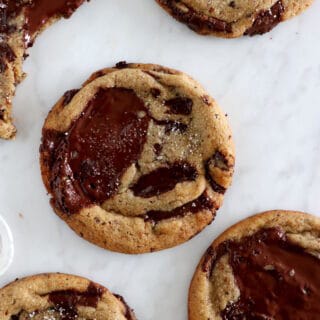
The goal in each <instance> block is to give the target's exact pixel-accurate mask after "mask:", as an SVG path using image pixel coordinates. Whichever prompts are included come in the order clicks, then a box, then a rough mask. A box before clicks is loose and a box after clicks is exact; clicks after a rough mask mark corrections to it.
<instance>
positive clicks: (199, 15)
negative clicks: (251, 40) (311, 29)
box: [156, 0, 313, 38]
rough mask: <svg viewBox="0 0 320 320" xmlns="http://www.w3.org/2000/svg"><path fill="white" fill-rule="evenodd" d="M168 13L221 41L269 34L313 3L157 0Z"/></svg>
mask: <svg viewBox="0 0 320 320" xmlns="http://www.w3.org/2000/svg"><path fill="white" fill-rule="evenodd" d="M156 1H157V2H158V3H159V4H160V5H161V6H162V7H163V8H164V9H165V10H166V11H167V12H168V13H169V14H171V15H172V16H173V17H174V18H176V19H177V20H179V21H181V22H183V23H185V24H186V25H187V26H188V27H189V28H190V29H192V30H193V31H195V32H197V33H200V34H211V35H215V36H218V37H223V38H236V37H240V36H242V35H250V36H253V35H256V34H263V33H266V32H269V31H270V30H271V29H272V28H274V27H275V26H276V25H277V24H278V23H279V22H282V21H284V20H287V19H289V18H291V17H294V16H296V15H297V14H299V13H301V12H302V11H303V10H305V9H306V8H307V7H309V6H310V5H311V4H312V2H313V0H254V1H244V0H210V1H208V0H156Z"/></svg>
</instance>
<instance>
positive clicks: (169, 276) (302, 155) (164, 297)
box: [0, 0, 320, 320]
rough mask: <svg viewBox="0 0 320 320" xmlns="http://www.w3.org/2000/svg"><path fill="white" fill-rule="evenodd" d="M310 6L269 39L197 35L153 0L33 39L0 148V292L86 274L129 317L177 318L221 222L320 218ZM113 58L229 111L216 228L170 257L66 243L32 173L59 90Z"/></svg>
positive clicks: (316, 62) (319, 89)
mask: <svg viewBox="0 0 320 320" xmlns="http://www.w3.org/2000/svg"><path fill="white" fill-rule="evenodd" d="M319 12H320V2H319V1H316V2H315V3H314V5H313V7H312V8H311V9H310V10H308V11H307V12H305V13H304V14H303V15H301V16H299V17H297V18H295V19H292V20H290V21H288V22H286V23H283V24H281V25H280V26H279V27H277V28H276V29H274V30H273V31H272V32H271V33H269V34H266V35H264V36H257V37H254V38H241V39H236V40H224V39H216V38H213V37H203V36H198V35H196V34H194V33H193V32H191V31H190V30H189V29H187V28H186V27H184V26H183V25H181V24H179V23H177V22H175V21H174V20H173V19H172V18H170V17H169V16H168V15H167V14H166V13H165V12H163V11H162V10H161V9H160V8H159V7H158V6H157V5H156V4H155V1H151V0H135V1H132V0H118V1H105V0H92V1H90V3H88V4H85V5H84V6H82V7H81V8H80V9H79V10H78V11H77V12H76V14H75V15H74V16H73V17H72V19H70V20H64V21H60V22H58V23H57V24H55V25H54V26H52V27H51V28H50V29H48V30H47V31H46V32H45V33H43V34H42V35H41V36H40V37H39V38H38V40H37V42H36V44H35V46H34V47H33V48H32V49H31V50H30V57H29V59H28V60H27V61H26V63H25V65H24V68H25V71H26V72H27V73H28V77H27V79H26V80H25V81H24V82H23V83H22V84H21V85H20V86H19V88H18V90H17V95H16V97H15V99H14V115H15V120H16V125H17V127H18V130H19V132H18V136H17V139H16V141H14V142H5V141H1V142H0V150H1V152H0V164H1V165H0V204H1V205H0V215H2V216H3V217H4V218H5V219H6V221H7V222H8V224H9V225H10V227H11V229H12V232H13V237H14V242H15V257H14V261H13V264H12V266H11V268H10V269H9V270H8V271H7V273H6V274H5V275H3V276H1V277H0V285H4V284H5V283H7V282H9V281H11V280H13V279H15V278H16V277H23V276H26V275H30V274H34V273H40V272H56V271H59V272H66V273H72V274H78V275H82V276H86V277H88V278H90V279H92V280H94V281H97V282H100V283H101V284H103V285H105V286H107V287H108V288H109V289H110V290H112V291H113V292H116V293H120V294H122V295H123V296H124V297H125V298H126V299H127V301H128V303H129V304H130V305H131V306H132V307H133V308H134V309H135V311H136V314H137V317H138V319H141V320H142V319H144V320H146V319H148V320H149V319H150V320H162V319H166V320H184V319H186V317H187V294H188V286H189V283H190V280H191V277H192V275H193V272H194V269H195V267H196V264H197V263H198V260H199V259H200V257H201V255H202V254H203V252H204V251H205V249H206V248H207V247H208V246H209V244H210V243H211V242H212V240H213V239H214V238H215V237H216V236H217V235H218V234H219V233H221V232H222V231H223V230H224V229H225V228H227V227H228V226H230V225H231V224H233V223H235V222H237V221H239V220H240V219H243V218H245V217H247V216H250V215H252V214H254V213H257V212H260V211H265V210H269V209H292V210H301V211H306V212H310V213H313V214H317V215H319V216H320V197H319V193H320V165H319V163H320V59H319V57H320V41H319V35H320V34H319V33H320V31H319V30H320V19H319ZM120 60H127V61H129V62H151V63H158V64H163V65H165V66H168V67H172V68H176V69H180V70H182V71H185V72H187V73H189V74H190V75H192V76H193V77H194V78H195V79H197V80H198V81H199V82H201V83H202V84H203V85H204V86H205V87H206V88H207V90H208V91H209V92H210V93H211V94H212V95H213V96H214V97H215V98H216V99H217V101H218V102H219V104H220V105H221V107H222V109H223V110H224V111H225V112H226V113H228V115H229V121H230V123H231V125H232V129H233V133H234V139H235V144H236V152H237V159H236V160H237V163H236V172H235V176H234V181H233V185H232V187H231V188H230V190H229V191H228V192H227V194H226V197H225V203H224V205H223V207H222V208H221V209H220V210H219V212H218V215H217V218H216V220H215V222H214V223H213V224H212V225H211V226H209V227H208V228H207V229H205V231H204V232H202V233H201V234H200V235H199V236H197V237H196V238H194V239H193V240H191V241H189V242H188V243H186V244H184V245H181V246H179V247H176V248H174V249H170V250H165V251H162V252H159V253H154V254H147V255H140V256H126V255H122V254H116V253H111V252H108V251H105V250H102V249H100V248H98V247H95V246H94V245H92V244H90V243H88V242H86V241H84V240H82V239H81V238H80V237H78V236H76V235H75V234H74V233H73V232H72V231H70V229H69V228H68V226H67V225H66V224H65V223H64V222H63V221H61V220H60V219H59V218H58V217H57V216H56V215H55V214H54V213H53V212H52V210H51V208H50V206H49V202H48V196H47V195H46V192H45V189H44V187H43V184H42V181H41V178H40V172H39V164H38V149H39V142H40V134H41V127H42V125H43V121H44V119H45V117H46V115H47V113H48V111H49V110H50V108H51V107H52V105H53V104H54V103H55V102H56V100H57V99H58V98H59V97H60V96H61V95H62V94H63V93H64V91H66V90H68V89H71V88H77V87H79V85H80V84H81V83H82V82H83V81H84V80H85V79H86V78H87V77H88V76H89V75H90V74H91V73H92V72H93V71H96V70H98V69H100V68H103V67H107V66H111V65H114V64H115V63H116V62H118V61H120Z"/></svg>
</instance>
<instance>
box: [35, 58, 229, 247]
mask: <svg viewBox="0 0 320 320" xmlns="http://www.w3.org/2000/svg"><path fill="white" fill-rule="evenodd" d="M40 153H41V156H40V158H41V159H40V162H41V171H42V177H43V181H44V184H45V186H46V188H47V190H48V192H49V194H50V195H51V197H52V200H51V204H52V207H53V208H54V210H55V212H56V213H57V214H58V215H59V216H60V217H61V218H62V219H63V220H65V221H66V222H67V223H68V225H69V226H70V227H71V228H72V229H73V230H75V231H76V232H77V233H78V234H79V235H80V236H82V237H84V238H85V239H87V240H89V241H91V242H93V243H95V244H97V245H99V246H101V247H103V248H106V249H109V250H113V251H118V252H124V253H144V252H151V251H157V250H161V249H165V248H169V247H173V246H175V245H178V244H180V243H183V242H185V241H187V240H189V239H190V238H192V237H193V236H194V235H196V234H197V233H198V232H200V231H201V230H202V229H203V228H204V227H205V226H207V225H208V224H209V223H211V222H212V220H213V219H214V216H215V212H216V210H217V209H218V208H219V207H220V206H221V204H222V200H223V197H224V193H225V191H226V189H227V188H228V186H229V185H230V183H231V178H232V174H233V168H234V150H233V143H232V138H231V132H230V129H229V126H228V123H227V120H226V116H225V115H224V114H223V113H222V112H221V111H220V109H219V107H218V106H217V104H216V102H215V101H214V100H213V99H212V98H211V97H210V96H209V95H208V94H207V93H206V91H205V90H204V89H203V88H202V87H201V86H200V85H199V84H198V83H197V82H196V81H194V80H193V79H191V78H190V77H189V76H187V75H185V74H183V73H181V72H179V71H175V70H171V69H168V68H164V67H161V66H157V65H146V64H145V65H143V64H126V63H124V62H122V63H119V64H118V65H117V66H116V67H114V68H109V69H104V70H101V71H99V72H96V73H95V74H94V75H92V77H91V78H90V79H89V80H88V81H87V82H86V83H85V84H84V85H83V86H82V88H81V89H79V90H71V91H68V92H67V93H66V94H65V95H64V96H63V97H62V98H61V99H60V100H59V101H58V103H57V104H56V105H55V106H54V108H53V109H52V111H51V112H50V113H49V115H48V118H47V119H46V121H45V124H44V128H43V137H42V145H41V148H40Z"/></svg>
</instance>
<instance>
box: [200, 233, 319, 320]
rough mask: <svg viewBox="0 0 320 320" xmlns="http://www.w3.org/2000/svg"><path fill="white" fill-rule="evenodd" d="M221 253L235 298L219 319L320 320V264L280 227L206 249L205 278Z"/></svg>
mask: <svg viewBox="0 0 320 320" xmlns="http://www.w3.org/2000/svg"><path fill="white" fill-rule="evenodd" d="M224 254H228V255H229V264H230V266H231V267H232V270H233V274H234V277H235V280H236V284H237V286H238V288H239V290H240V298H239V300H238V301H236V302H234V303H231V304H229V305H228V306H227V307H226V309H225V310H223V311H222V313H221V317H222V319H224V320H243V319H246V320H265V319H268V320H269V319H270V320H271V319H272V320H288V319H290V320H317V319H319V315H320V303H319V301H320V260H319V259H318V258H316V257H315V256H313V255H311V254H309V253H307V252H305V250H304V249H302V248H301V247H299V246H298V245H295V244H293V243H291V242H290V241H289V240H288V238H287V237H286V234H285V233H284V232H283V231H282V230H281V229H280V228H272V229H265V230H262V231H259V232H258V233H256V234H254V235H253V236H249V237H245V238H244V239H242V240H241V241H240V242H232V241H229V242H224V243H222V244H221V245H220V246H219V247H218V248H217V249H216V250H210V251H208V253H207V257H206V259H205V260H204V264H203V270H204V271H208V272H209V274H210V270H211V271H212V269H213V268H214V265H215V263H216V261H218V259H220V258H221V257H222V256H223V255H224ZM210 260H211V261H210ZM209 261H210V263H209ZM209 265H210V267H208V266H209Z"/></svg>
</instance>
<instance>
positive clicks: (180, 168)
mask: <svg viewBox="0 0 320 320" xmlns="http://www.w3.org/2000/svg"><path fill="white" fill-rule="evenodd" d="M197 177H198V173H197V170H196V169H195V168H194V167H193V166H191V165H190V164H189V163H187V162H175V163H173V164H172V165H171V166H168V167H162V168H159V169H157V170H155V171H152V172H150V173H148V174H146V175H144V176H142V177H141V178H140V179H139V180H138V181H137V183H136V184H135V185H133V186H132V187H131V190H132V191H133V193H134V195H135V196H136V197H143V198H150V197H154V196H158V195H160V194H162V193H165V192H168V191H170V190H172V189H174V187H175V186H176V185H177V183H181V182H185V181H194V180H195V179H196V178H197Z"/></svg>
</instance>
